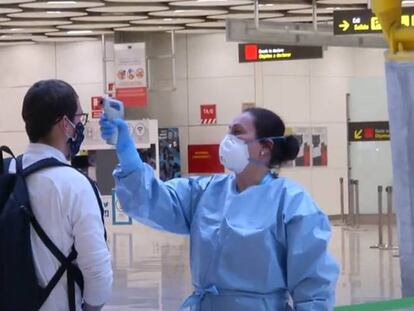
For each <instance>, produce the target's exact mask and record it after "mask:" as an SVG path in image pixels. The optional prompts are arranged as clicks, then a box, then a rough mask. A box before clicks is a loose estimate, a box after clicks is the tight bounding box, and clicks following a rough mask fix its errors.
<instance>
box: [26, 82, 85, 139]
mask: <svg viewBox="0 0 414 311" xmlns="http://www.w3.org/2000/svg"><path fill="white" fill-rule="evenodd" d="M78 98H79V97H78V95H77V94H76V92H75V90H74V89H73V87H72V86H70V85H69V84H68V83H66V82H64V81H61V80H43V81H39V82H36V83H35V84H33V86H32V87H31V88H30V89H29V91H28V92H27V93H26V95H25V97H24V100H23V109H22V117H23V120H24V122H25V124H26V133H27V135H28V136H29V140H30V142H32V143H36V142H38V141H39V140H40V139H42V138H45V137H47V136H48V135H49V134H50V131H51V130H52V128H53V125H55V124H56V122H58V121H59V120H60V119H62V118H63V117H64V116H67V117H68V118H69V119H70V120H71V121H73V120H74V118H75V114H76V110H77V102H78Z"/></svg>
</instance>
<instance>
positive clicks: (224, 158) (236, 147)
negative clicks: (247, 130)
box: [219, 135, 250, 174]
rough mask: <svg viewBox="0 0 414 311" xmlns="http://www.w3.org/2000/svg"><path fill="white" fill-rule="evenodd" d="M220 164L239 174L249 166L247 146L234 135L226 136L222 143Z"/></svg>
mask: <svg viewBox="0 0 414 311" xmlns="http://www.w3.org/2000/svg"><path fill="white" fill-rule="evenodd" d="M219 156H220V162H221V164H223V166H224V167H225V168H227V169H228V170H230V171H232V172H234V173H236V174H239V173H241V172H243V171H244V169H245V168H246V166H247V165H248V164H249V158H250V155H249V149H248V146H247V144H246V143H245V142H244V141H243V140H241V139H240V138H237V137H236V136H234V135H226V136H225V137H224V139H223V141H222V142H221V143H220V149H219Z"/></svg>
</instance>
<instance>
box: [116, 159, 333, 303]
mask: <svg viewBox="0 0 414 311" xmlns="http://www.w3.org/2000/svg"><path fill="white" fill-rule="evenodd" d="M114 176H115V182H116V193H117V195H118V198H119V200H120V203H121V205H122V207H123V209H124V211H125V212H126V213H127V214H128V215H130V216H131V217H133V218H135V219H137V220H138V221H139V222H141V223H143V224H145V225H148V226H151V227H153V228H156V229H160V230H164V231H168V232H173V233H178V234H189V235H190V240H191V244H190V245H191V249H190V253H191V254H190V255H191V257H190V258H191V273H192V280H193V286H194V293H193V294H192V295H191V296H190V297H189V298H188V299H187V300H186V301H185V302H184V304H183V306H182V308H186V307H190V308H191V310H199V311H270V310H272V311H275V310H291V307H290V306H291V305H292V304H293V308H294V310H298V311H311V310H315V311H324V310H332V308H333V304H334V293H335V285H336V280H337V276H338V272H339V269H338V265H337V263H336V261H335V260H334V259H333V258H332V257H331V256H330V255H329V254H328V252H327V244H328V241H329V238H330V235H331V232H330V226H329V222H328V219H327V217H326V215H324V214H323V212H322V211H321V210H320V209H319V208H318V207H317V206H316V204H315V203H314V201H313V200H312V199H311V197H310V196H309V195H308V194H307V193H306V192H305V191H304V190H303V188H301V187H300V186H299V185H297V184H296V183H294V182H292V181H290V180H288V179H286V178H281V177H279V178H273V177H272V175H271V174H268V175H267V176H266V177H265V178H264V179H263V181H262V183H261V184H260V185H257V186H251V187H249V188H248V189H246V190H245V191H243V192H241V193H239V192H238V191H237V190H236V184H235V176H234V175H214V176H212V177H198V178H180V179H173V180H170V181H168V182H162V181H160V180H158V179H156V178H155V177H154V171H153V169H152V168H151V167H150V166H148V165H147V164H141V165H140V167H139V168H138V169H136V170H134V171H132V172H123V171H121V170H120V169H117V170H116V171H115V173H114Z"/></svg>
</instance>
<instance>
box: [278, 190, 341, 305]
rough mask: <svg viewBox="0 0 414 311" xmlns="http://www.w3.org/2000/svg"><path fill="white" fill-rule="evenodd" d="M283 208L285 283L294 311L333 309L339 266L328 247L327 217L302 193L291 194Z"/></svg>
mask: <svg viewBox="0 0 414 311" xmlns="http://www.w3.org/2000/svg"><path fill="white" fill-rule="evenodd" d="M285 207H286V208H287V209H286V210H287V211H288V214H287V215H285V224H286V239H287V250H286V251H287V283H288V289H289V292H290V294H291V296H292V300H293V304H294V310H296V311H312V310H314V311H328V310H332V309H333V307H334V304H335V286H336V282H337V278H338V274H339V266H338V264H337V262H336V260H335V259H334V258H333V257H332V256H331V255H330V254H329V253H328V250H327V247H328V242H329V239H330V236H331V228H330V225H329V221H328V218H327V216H326V215H325V214H324V213H323V212H322V211H321V210H320V209H319V208H318V207H317V206H316V204H315V203H314V202H313V200H312V199H311V198H310V196H309V195H308V194H306V193H305V192H298V193H296V194H295V195H293V196H292V198H291V199H290V200H288V202H287V205H286V206H285Z"/></svg>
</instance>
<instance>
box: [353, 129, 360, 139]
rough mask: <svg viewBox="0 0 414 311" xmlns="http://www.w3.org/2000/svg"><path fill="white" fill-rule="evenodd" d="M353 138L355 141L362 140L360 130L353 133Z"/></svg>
mask: <svg viewBox="0 0 414 311" xmlns="http://www.w3.org/2000/svg"><path fill="white" fill-rule="evenodd" d="M354 137H355V139H362V130H356V131H354Z"/></svg>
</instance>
